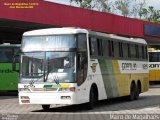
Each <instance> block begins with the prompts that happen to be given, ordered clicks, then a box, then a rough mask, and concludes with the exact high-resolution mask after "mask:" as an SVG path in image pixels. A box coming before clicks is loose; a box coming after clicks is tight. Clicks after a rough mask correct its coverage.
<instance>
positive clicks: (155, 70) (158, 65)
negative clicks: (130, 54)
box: [148, 45, 160, 82]
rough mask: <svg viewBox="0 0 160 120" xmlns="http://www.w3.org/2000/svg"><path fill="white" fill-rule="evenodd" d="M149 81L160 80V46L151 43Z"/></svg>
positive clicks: (149, 48) (149, 49)
mask: <svg viewBox="0 0 160 120" xmlns="http://www.w3.org/2000/svg"><path fill="white" fill-rule="evenodd" d="M148 53H149V81H150V82H159V81H160V46H159V45H149V47H148Z"/></svg>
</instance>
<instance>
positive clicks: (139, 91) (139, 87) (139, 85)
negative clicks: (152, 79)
mask: <svg viewBox="0 0 160 120" xmlns="http://www.w3.org/2000/svg"><path fill="white" fill-rule="evenodd" d="M140 93H141V84H140V82H139V83H138V84H137V86H136V93H135V99H136V100H137V99H138V98H139V94H140Z"/></svg>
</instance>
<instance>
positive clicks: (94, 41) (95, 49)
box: [89, 38, 98, 56]
mask: <svg viewBox="0 0 160 120" xmlns="http://www.w3.org/2000/svg"><path fill="white" fill-rule="evenodd" d="M89 43H90V54H91V55H93V56H97V55H98V47H97V39H96V38H90V42H89Z"/></svg>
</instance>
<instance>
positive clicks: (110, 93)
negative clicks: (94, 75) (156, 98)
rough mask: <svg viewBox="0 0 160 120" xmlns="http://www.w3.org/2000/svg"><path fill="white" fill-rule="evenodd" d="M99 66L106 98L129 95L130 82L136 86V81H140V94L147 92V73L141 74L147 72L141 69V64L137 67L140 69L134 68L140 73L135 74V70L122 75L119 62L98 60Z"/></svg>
mask: <svg viewBox="0 0 160 120" xmlns="http://www.w3.org/2000/svg"><path fill="white" fill-rule="evenodd" d="M124 62H126V61H124ZM129 63H130V62H129ZM99 64H100V69H101V74H102V78H103V81H104V85H105V89H106V94H107V98H114V97H120V96H127V95H129V94H130V86H131V82H132V81H135V83H136V84H137V81H138V80H140V81H141V88H142V92H145V91H147V90H148V87H149V84H148V73H143V72H147V70H146V69H143V68H142V65H143V62H139V64H138V66H141V67H140V68H136V69H139V71H141V72H139V71H138V72H136V71H137V70H136V69H135V70H130V71H126V72H125V71H123V73H122V71H121V69H122V68H121V65H120V64H121V62H120V63H119V62H118V60H104V59H103V60H102V59H101V60H99ZM141 69H142V70H141ZM134 71H135V72H134Z"/></svg>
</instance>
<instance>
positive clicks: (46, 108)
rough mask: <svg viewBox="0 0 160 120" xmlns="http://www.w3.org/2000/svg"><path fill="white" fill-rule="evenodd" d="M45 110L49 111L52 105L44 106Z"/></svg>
mask: <svg viewBox="0 0 160 120" xmlns="http://www.w3.org/2000/svg"><path fill="white" fill-rule="evenodd" d="M42 108H43V110H49V108H50V105H42Z"/></svg>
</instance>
